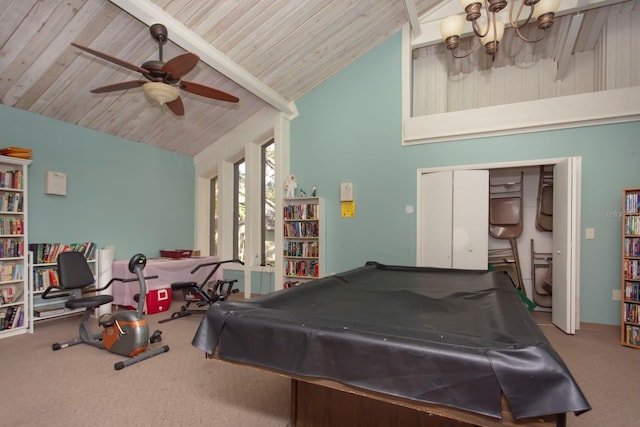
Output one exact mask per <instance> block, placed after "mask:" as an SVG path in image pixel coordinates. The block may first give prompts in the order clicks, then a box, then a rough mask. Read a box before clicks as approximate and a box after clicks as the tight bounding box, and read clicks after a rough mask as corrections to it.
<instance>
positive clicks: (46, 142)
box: [0, 105, 195, 259]
mask: <svg viewBox="0 0 640 427" xmlns="http://www.w3.org/2000/svg"><path fill="white" fill-rule="evenodd" d="M0 129H1V131H0V147H7V146H19V147H27V148H32V149H33V158H32V160H33V163H31V165H30V166H29V169H28V170H29V173H28V177H29V241H30V242H76V241H94V242H96V243H97V244H98V247H105V246H113V247H114V248H115V252H116V258H118V259H126V258H129V257H131V256H132V255H133V254H135V253H137V252H142V253H144V254H146V255H147V256H148V257H156V256H159V252H158V251H159V250H160V249H165V248H168V249H173V248H192V247H193V245H194V213H193V212H194V200H195V193H194V191H195V190H194V176H195V169H194V165H193V159H192V158H191V157H189V156H184V155H181V154H177V153H172V152H169V151H166V150H160V149H157V148H155V147H151V146H148V145H144V144H140V143H135V142H131V141H127V140H124V139H120V138H116V137H113V136H110V135H106V134H103V133H100V132H95V131H93V130H90V129H86V128H82V127H79V126H74V125H70V124H68V123H64V122H60V121H57V120H52V119H49V118H46V117H43V116H39V115H36V114H31V113H28V112H25V111H21V110H17V109H14V108H11V107H7V106H4V105H0ZM46 171H59V172H64V173H66V174H67V182H68V184H67V196H66V197H61V196H53V195H47V194H44V182H45V173H46Z"/></svg>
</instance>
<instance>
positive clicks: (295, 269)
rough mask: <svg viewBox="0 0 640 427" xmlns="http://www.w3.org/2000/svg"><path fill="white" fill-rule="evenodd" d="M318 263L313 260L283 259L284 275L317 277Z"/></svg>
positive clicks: (318, 274)
mask: <svg viewBox="0 0 640 427" xmlns="http://www.w3.org/2000/svg"><path fill="white" fill-rule="evenodd" d="M319 269H320V265H319V264H318V262H317V261H315V260H304V261H302V260H300V261H299V260H285V262H284V275H285V276H290V277H319V276H320V271H319Z"/></svg>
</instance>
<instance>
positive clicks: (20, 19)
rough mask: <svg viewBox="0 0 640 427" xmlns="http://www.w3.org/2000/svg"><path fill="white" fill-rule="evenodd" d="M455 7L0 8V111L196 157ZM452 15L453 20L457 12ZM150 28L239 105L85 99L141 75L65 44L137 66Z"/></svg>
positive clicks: (182, 2)
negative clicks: (405, 30) (180, 108)
mask: <svg viewBox="0 0 640 427" xmlns="http://www.w3.org/2000/svg"><path fill="white" fill-rule="evenodd" d="M620 1H621V0H617V1H616V0H610V1H608V2H606V1H597V2H595V3H618V2H620ZM452 3H456V5H457V4H458V2H457V1H456V2H451V1H442V0H314V1H303V0H214V1H212V0H111V1H108V0H0V102H1V103H2V104H5V105H8V106H12V107H15V108H18V109H22V110H26V111H30V112H33V113H37V114H40V115H43V116H46V117H51V118H54V119H58V120H62V121H65V122H68V123H72V124H76V125H79V126H83V127H86V128H90V129H95V130H97V131H101V132H104V133H107V134H111V135H114V136H117V137H121V138H125V139H128V140H132V141H137V142H141V143H144V144H148V145H151V146H155V147H158V148H161V149H165V150H170V151H174V152H177V153H182V154H185V155H188V156H194V155H196V154H197V153H199V152H200V151H202V150H203V149H205V148H206V147H208V146H209V145H211V144H214V143H215V142H216V141H217V140H218V139H219V138H220V137H222V136H223V135H225V134H226V133H228V132H229V131H230V130H232V129H233V128H235V127H236V126H237V125H239V124H240V123H242V122H244V121H245V120H247V119H248V118H249V117H251V116H252V115H253V114H255V113H256V112H258V111H259V110H261V109H263V108H265V107H272V108H276V109H278V110H279V111H282V112H283V113H284V114H286V115H287V116H290V117H292V116H295V114H296V110H295V103H294V102H295V100H297V99H298V98H300V97H301V96H303V95H304V94H306V93H307V92H309V91H310V90H312V89H313V88H315V87H316V86H318V85H319V84H320V83H322V82H323V81H325V80H326V79H328V78H329V77H331V76H332V75H333V74H334V73H336V72H337V71H339V70H340V69H342V68H344V67H345V66H347V65H349V64H350V63H351V62H352V61H354V60H355V59H356V58H358V57H359V56H360V55H362V54H364V53H366V52H367V51H369V50H370V49H372V48H373V47H375V46H376V45H378V44H379V43H380V42H382V41H383V40H385V39H386V38H388V37H389V36H390V35H392V34H394V33H395V32H397V31H399V30H400V29H401V27H402V26H403V25H404V24H405V23H407V22H411V24H412V26H413V27H414V29H415V30H416V31H417V33H418V34H417V35H418V36H420V34H419V33H420V31H418V30H419V29H420V27H421V26H422V25H417V23H418V17H421V19H423V21H421V22H425V20H428V19H429V16H431V17H432V19H433V24H434V26H437V22H438V21H439V18H440V16H438V14H439V13H443V12H447V13H448V10H449V9H452V7H453V6H452ZM562 3H563V4H567V3H575V4H576V5H578V6H579V5H580V4H582V3H585V2H582V0H580V1H578V0H570V1H566V2H564V1H563V2H562ZM587 3H594V2H587ZM630 3H635V2H630ZM456 8H457V9H459V6H456ZM457 9H456V11H454V12H453V13H460V12H461V11H460V10H457ZM155 22H161V23H163V24H165V25H166V26H167V27H168V29H169V40H170V41H169V42H168V43H167V44H166V45H165V46H164V60H165V61H167V60H169V59H171V58H173V57H175V56H177V55H179V54H182V53H184V52H185V51H192V52H194V53H196V54H198V55H199V56H200V57H201V61H200V62H199V63H198V65H197V66H196V68H195V69H194V70H192V71H191V72H190V73H188V74H187V75H186V76H184V79H185V80H189V81H192V82H197V83H200V84H204V85H207V86H211V87H214V88H217V89H220V90H222V91H225V92H228V93H231V94H232V95H234V96H236V97H238V98H239V99H240V102H239V103H237V104H233V103H226V102H222V101H216V100H212V99H209V98H204V97H201V96H197V95H193V94H190V93H186V92H184V91H183V92H182V93H181V96H182V99H183V101H184V106H185V116H183V117H176V116H175V115H174V114H173V113H171V111H169V110H168V108H167V107H166V106H160V105H157V104H152V103H151V102H150V101H149V100H147V99H146V98H145V96H144V94H143V92H142V90H141V89H140V88H135V89H129V90H126V91H119V92H110V93H101V94H92V93H90V90H91V89H93V88H96V87H101V86H105V85H109V84H113V83H117V82H122V81H128V80H137V79H139V78H140V77H141V76H140V75H139V74H138V73H136V72H134V71H130V70H128V69H126V68H123V67H119V66H117V65H114V64H113V63H111V62H108V61H105V60H103V59H100V58H96V57H95V56H93V55H91V54H89V53H86V52H84V51H81V50H80V49H77V48H75V47H73V46H71V45H70V43H72V42H75V43H78V44H81V45H84V46H89V47H91V48H93V49H95V50H98V51H101V52H105V53H107V54H109V55H111V56H113V57H117V58H119V59H122V60H124V61H126V62H129V63H132V64H135V65H141V64H143V63H144V62H145V61H147V60H154V59H158V46H157V43H156V41H155V40H153V39H152V38H151V35H150V33H149V26H150V25H151V24H153V23H155ZM430 32H432V33H433V32H434V31H430ZM432 37H433V36H432ZM437 37H438V36H436V37H434V38H433V39H432V40H436V39H437ZM558 39H560V37H558ZM438 43H439V41H438Z"/></svg>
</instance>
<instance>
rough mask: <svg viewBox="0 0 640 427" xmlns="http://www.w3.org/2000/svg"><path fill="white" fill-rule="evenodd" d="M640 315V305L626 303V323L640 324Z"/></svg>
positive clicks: (624, 315)
mask: <svg viewBox="0 0 640 427" xmlns="http://www.w3.org/2000/svg"><path fill="white" fill-rule="evenodd" d="M638 314H640V305H638V304H630V303H628V302H625V303H624V313H623V319H624V321H625V322H631V323H640V322H639V321H638V318H639V317H638Z"/></svg>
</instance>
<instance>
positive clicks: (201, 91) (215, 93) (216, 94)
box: [180, 80, 239, 102]
mask: <svg viewBox="0 0 640 427" xmlns="http://www.w3.org/2000/svg"><path fill="white" fill-rule="evenodd" d="M180 89H182V90H184V91H186V92H190V93H193V94H196V95H200V96H206V97H207V98H213V99H219V100H220V101H227V102H238V101H239V99H238V98H236V97H235V96H233V95H230V94H228V93H226V92H222V91H221V90H218V89H214V88H212V87H209V86H203V85H201V84H199V83H193V82H187V81H184V80H181V81H180Z"/></svg>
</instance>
